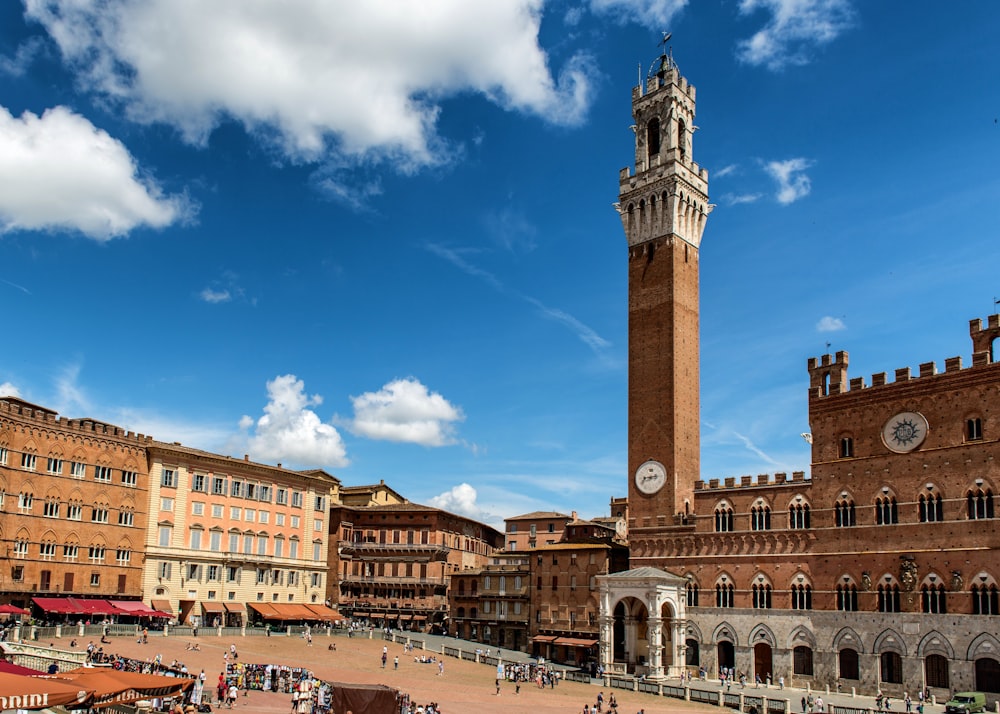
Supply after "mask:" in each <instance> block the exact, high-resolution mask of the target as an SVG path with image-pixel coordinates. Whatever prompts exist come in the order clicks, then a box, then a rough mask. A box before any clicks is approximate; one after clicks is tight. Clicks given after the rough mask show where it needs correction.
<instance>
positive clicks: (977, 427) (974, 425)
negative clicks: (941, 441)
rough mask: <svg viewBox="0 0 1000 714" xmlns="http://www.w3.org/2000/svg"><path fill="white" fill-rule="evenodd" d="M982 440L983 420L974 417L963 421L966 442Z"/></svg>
mask: <svg viewBox="0 0 1000 714" xmlns="http://www.w3.org/2000/svg"><path fill="white" fill-rule="evenodd" d="M982 438H983V420H982V419H980V418H978V417H976V418H974V419H967V420H966V421H965V439H966V441H979V440H980V439H982Z"/></svg>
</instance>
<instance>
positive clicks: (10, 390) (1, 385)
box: [0, 382, 21, 397]
mask: <svg viewBox="0 0 1000 714" xmlns="http://www.w3.org/2000/svg"><path fill="white" fill-rule="evenodd" d="M20 396H21V390H20V389H18V388H17V387H15V386H14V385H13V384H11V383H10V382H0V397H20Z"/></svg>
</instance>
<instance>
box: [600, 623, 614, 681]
mask: <svg viewBox="0 0 1000 714" xmlns="http://www.w3.org/2000/svg"><path fill="white" fill-rule="evenodd" d="M614 623H615V619H614V618H613V617H611V615H601V643H600V648H601V656H600V662H601V666H602V667H604V671H605V672H608V671H610V670H611V665H612V664H614V661H615V643H614V641H613V640H614V632H615V628H614Z"/></svg>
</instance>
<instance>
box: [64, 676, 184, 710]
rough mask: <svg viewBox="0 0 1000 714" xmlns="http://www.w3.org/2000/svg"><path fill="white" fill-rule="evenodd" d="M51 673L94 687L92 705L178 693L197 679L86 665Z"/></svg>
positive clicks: (87, 687)
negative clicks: (96, 667) (93, 667)
mask: <svg viewBox="0 0 1000 714" xmlns="http://www.w3.org/2000/svg"><path fill="white" fill-rule="evenodd" d="M52 676H53V678H57V679H53V680H51V681H59V682H63V681H66V682H72V683H73V684H74V685H75V686H76V687H77V688H82V689H88V690H91V691H93V692H94V698H93V701H91V702H90V706H91V707H107V706H113V705H115V704H127V703H129V702H135V701H139V700H141V699H152V698H154V697H170V696H175V695H177V694H180V693H182V692H184V691H185V690H187V689H190V688H191V687H192V686H193V685H194V681H195V680H194V679H190V678H186V677H165V676H163V675H159V674H142V673H139V672H125V671H122V670H117V669H104V668H102V669H91V668H85V667H81V668H79V669H71V670H69V671H68V672H60V673H59V674H57V675H52Z"/></svg>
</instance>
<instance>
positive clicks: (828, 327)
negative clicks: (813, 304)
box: [816, 315, 847, 332]
mask: <svg viewBox="0 0 1000 714" xmlns="http://www.w3.org/2000/svg"><path fill="white" fill-rule="evenodd" d="M846 329H847V325H846V324H844V321H843V320H842V319H841V318H839V317H830V316H829V315H827V316H826V317H823V318H821V319H820V321H819V322H817V323H816V331H817V332H839V331H840V330H846Z"/></svg>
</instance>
